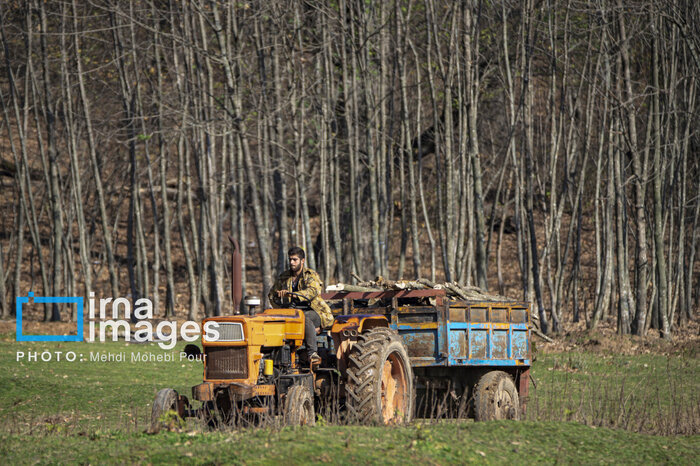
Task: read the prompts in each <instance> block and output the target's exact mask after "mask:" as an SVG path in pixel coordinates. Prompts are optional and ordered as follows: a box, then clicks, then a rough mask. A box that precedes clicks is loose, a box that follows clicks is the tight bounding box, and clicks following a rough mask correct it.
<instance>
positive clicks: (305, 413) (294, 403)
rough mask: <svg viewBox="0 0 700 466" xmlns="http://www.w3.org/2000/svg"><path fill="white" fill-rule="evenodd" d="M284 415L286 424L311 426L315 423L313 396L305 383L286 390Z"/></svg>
mask: <svg viewBox="0 0 700 466" xmlns="http://www.w3.org/2000/svg"><path fill="white" fill-rule="evenodd" d="M284 415H285V420H286V423H287V425H288V426H313V425H315V424H316V413H315V411H314V397H313V394H312V393H311V390H309V388H308V387H307V386H306V385H294V386H292V387H290V388H289V390H288V391H287V396H286V399H285V403H284Z"/></svg>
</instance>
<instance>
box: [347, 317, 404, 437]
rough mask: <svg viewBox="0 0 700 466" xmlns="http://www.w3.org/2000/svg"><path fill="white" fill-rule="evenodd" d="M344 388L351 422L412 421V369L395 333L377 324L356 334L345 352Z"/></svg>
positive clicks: (392, 422)
mask: <svg viewBox="0 0 700 466" xmlns="http://www.w3.org/2000/svg"><path fill="white" fill-rule="evenodd" d="M345 391H346V395H347V397H346V406H347V409H348V415H349V417H350V420H351V421H357V422H380V423H383V424H396V423H403V422H410V421H411V419H412V417H413V371H412V370H411V362H410V359H409V357H408V352H407V351H406V347H405V345H404V343H403V340H402V339H401V337H399V335H398V334H396V333H395V332H392V331H391V330H389V329H387V328H381V327H380V328H373V329H370V330H369V331H367V332H365V333H362V334H360V335H359V336H358V342H357V343H356V344H355V345H353V347H352V348H351V349H350V353H349V355H348V369H347V383H346V386H345Z"/></svg>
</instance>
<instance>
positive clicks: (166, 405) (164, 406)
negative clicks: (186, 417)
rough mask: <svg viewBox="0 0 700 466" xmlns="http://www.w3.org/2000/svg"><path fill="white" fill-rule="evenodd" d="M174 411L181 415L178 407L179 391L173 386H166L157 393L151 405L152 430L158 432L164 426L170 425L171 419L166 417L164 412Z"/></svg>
mask: <svg viewBox="0 0 700 466" xmlns="http://www.w3.org/2000/svg"><path fill="white" fill-rule="evenodd" d="M168 411H174V412H175V413H176V415H177V417H179V414H177V413H178V409H177V392H176V391H175V390H173V389H172V388H164V389H162V390H160V391H159V392H158V393H156V397H155V399H154V400H153V406H152V407H151V432H153V433H156V432H158V431H160V429H161V428H162V427H168V426H167V425H168V424H169V423H170V421H168V420H166V419H164V416H163V415H164V414H166V413H167V412H168Z"/></svg>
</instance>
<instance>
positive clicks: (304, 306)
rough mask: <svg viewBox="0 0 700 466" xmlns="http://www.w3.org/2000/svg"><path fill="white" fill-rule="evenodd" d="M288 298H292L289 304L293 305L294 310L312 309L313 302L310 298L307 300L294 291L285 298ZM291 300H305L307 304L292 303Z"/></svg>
mask: <svg viewBox="0 0 700 466" xmlns="http://www.w3.org/2000/svg"><path fill="white" fill-rule="evenodd" d="M286 297H289V298H290V299H289V304H290V305H291V307H292V309H303V310H308V309H311V300H310V299H309V298H307V297H306V296H304V295H303V294H300V293H295V292H294V291H290V292H288V293H287V295H286V296H285V298H286ZM291 298H297V299H299V300H304V301H306V302H300V303H295V302H294V301H292V299H291Z"/></svg>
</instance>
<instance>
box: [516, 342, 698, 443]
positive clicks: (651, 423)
mask: <svg viewBox="0 0 700 466" xmlns="http://www.w3.org/2000/svg"><path fill="white" fill-rule="evenodd" d="M532 373H533V377H534V379H535V382H536V384H535V386H536V387H533V388H532V396H531V400H530V403H529V404H528V419H532V420H570V421H578V422H583V423H585V424H588V425H594V426H606V427H619V428H624V429H628V430H633V431H637V432H647V433H656V434H666V435H672V434H696V433H698V432H700V360H698V358H697V357H692V356H690V357H689V356H687V355H682V356H662V355H656V354H641V355H635V356H625V355H601V354H595V353H587V352H569V353H559V354H541V355H539V356H538V359H537V361H536V362H535V364H534V365H533V369H532Z"/></svg>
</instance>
